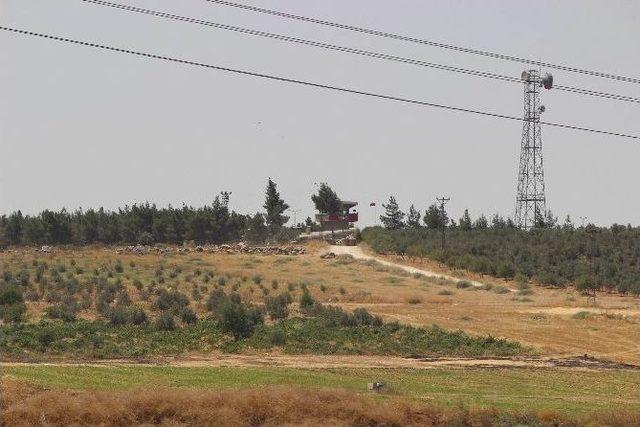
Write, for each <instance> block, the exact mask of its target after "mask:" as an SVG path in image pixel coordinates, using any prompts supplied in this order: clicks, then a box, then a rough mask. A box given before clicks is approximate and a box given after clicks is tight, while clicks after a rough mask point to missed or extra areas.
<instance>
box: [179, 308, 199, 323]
mask: <svg viewBox="0 0 640 427" xmlns="http://www.w3.org/2000/svg"><path fill="white" fill-rule="evenodd" d="M180 319H181V320H182V323H184V324H186V325H193V324H195V323H196V322H197V321H198V317H197V316H196V314H195V313H194V312H193V310H191V309H190V308H189V307H184V308H182V310H181V311H180Z"/></svg>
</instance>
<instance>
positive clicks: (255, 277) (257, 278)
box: [251, 274, 262, 285]
mask: <svg viewBox="0 0 640 427" xmlns="http://www.w3.org/2000/svg"><path fill="white" fill-rule="evenodd" d="M251 280H252V281H253V283H255V284H256V285H259V284H260V283H262V276H261V275H259V274H254V275H253V276H252V277H251Z"/></svg>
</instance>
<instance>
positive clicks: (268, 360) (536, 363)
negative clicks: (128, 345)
mask: <svg viewBox="0 0 640 427" xmlns="http://www.w3.org/2000/svg"><path fill="white" fill-rule="evenodd" d="M2 365H3V366H31V365H38V366H91V367H117V366H121V367H127V366H129V367H133V366H175V367H268V368H305V369H336V368H348V369H436V368H516V369H517V368H520V369H525V368H526V369H531V368H538V369H577V370H585V369H640V366H635V365H628V364H621V363H615V362H608V361H603V360H598V359H594V358H589V357H572V358H552V357H504V358H501V357H476V358H465V357H426V358H403V357H389V356H335V355H331V356H317V355H282V354H277V355H238V354H213V355H204V356H182V357H171V358H168V357H167V358H158V359H151V360H142V361H135V360H127V359H117V360H91V361H81V360H78V361H73V360H65V361H55V362H53V361H52V362H34V363H31V362H3V363H2Z"/></svg>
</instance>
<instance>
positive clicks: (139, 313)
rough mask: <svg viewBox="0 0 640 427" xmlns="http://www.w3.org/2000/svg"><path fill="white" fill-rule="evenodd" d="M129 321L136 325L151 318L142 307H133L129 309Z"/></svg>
mask: <svg viewBox="0 0 640 427" xmlns="http://www.w3.org/2000/svg"><path fill="white" fill-rule="evenodd" d="M129 321H130V322H131V323H133V324H134V325H144V324H146V323H147V322H148V321H149V318H148V316H147V313H146V312H145V311H144V309H143V308H142V307H133V308H131V309H130V311H129Z"/></svg>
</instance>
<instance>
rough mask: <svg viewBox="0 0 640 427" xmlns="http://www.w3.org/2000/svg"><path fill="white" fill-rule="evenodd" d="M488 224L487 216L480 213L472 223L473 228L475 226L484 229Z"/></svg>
mask: <svg viewBox="0 0 640 427" xmlns="http://www.w3.org/2000/svg"><path fill="white" fill-rule="evenodd" d="M488 226H489V222H488V221H487V217H486V216H484V214H483V215H480V216H479V217H478V219H477V220H476V222H475V223H474V224H473V228H476V229H478V230H484V229H486V228H487V227H488Z"/></svg>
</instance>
